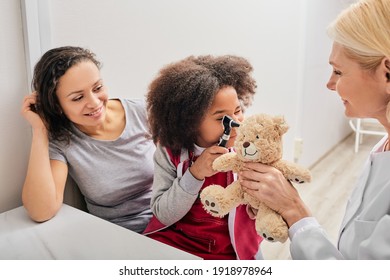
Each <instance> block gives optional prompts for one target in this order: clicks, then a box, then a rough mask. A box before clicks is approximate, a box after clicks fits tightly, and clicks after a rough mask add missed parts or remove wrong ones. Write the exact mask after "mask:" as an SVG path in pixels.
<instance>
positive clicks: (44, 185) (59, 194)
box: [21, 94, 68, 222]
mask: <svg viewBox="0 0 390 280" xmlns="http://www.w3.org/2000/svg"><path fill="white" fill-rule="evenodd" d="M35 102H36V96H35V94H31V95H29V96H26V97H25V99H24V102H23V105H22V111H21V113H22V115H23V117H24V118H25V119H26V120H27V121H28V122H29V123H30V124H31V126H32V143H31V150H30V158H29V162H28V167H27V175H26V178H25V182H24V185H23V190H22V200H23V205H24V207H25V208H26V209H27V212H28V213H29V215H30V217H31V218H32V219H33V220H35V221H37V222H43V221H46V220H49V219H50V218H52V217H53V216H54V215H55V214H56V213H57V211H58V210H59V208H60V207H61V205H62V202H63V194H64V189H65V183H66V178H67V174H68V167H67V165H66V164H65V163H63V162H60V161H57V160H52V161H51V160H50V158H49V139H48V132H47V130H46V128H45V126H44V124H43V122H42V120H41V119H40V117H39V116H38V114H36V113H35V112H34V111H33V110H32V109H31V107H32V105H34V104H35Z"/></svg>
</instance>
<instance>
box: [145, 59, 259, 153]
mask: <svg viewBox="0 0 390 280" xmlns="http://www.w3.org/2000/svg"><path fill="white" fill-rule="evenodd" d="M252 71H253V67H252V65H251V64H250V63H249V62H248V61H247V60H246V59H244V58H242V57H238V56H233V55H224V56H211V55H206V56H198V57H195V56H189V57H187V58H185V59H183V60H180V61H178V62H176V63H172V64H169V65H167V66H165V67H163V68H162V69H161V70H160V72H159V73H158V75H157V77H156V78H155V79H154V80H153V81H152V83H151V84H150V85H149V90H148V93H147V96H146V98H147V110H148V120H149V128H150V133H151V135H152V138H153V141H154V142H155V143H157V142H159V143H160V144H161V145H162V146H164V147H169V148H170V149H171V150H172V153H173V154H175V155H177V154H180V151H181V149H182V148H186V149H188V150H193V149H194V143H195V141H196V137H197V135H198V128H199V125H200V123H201V121H202V119H203V117H204V115H205V113H206V112H207V110H208V109H209V108H210V106H211V104H212V102H213V100H214V97H215V95H216V94H217V92H218V91H219V90H220V89H222V88H224V87H226V86H232V87H233V88H234V89H235V90H236V92H237V95H238V99H239V100H240V101H241V104H242V107H243V109H245V107H247V106H250V105H251V103H252V99H253V95H254V94H255V90H256V82H255V80H254V79H253V78H252V76H251V73H252Z"/></svg>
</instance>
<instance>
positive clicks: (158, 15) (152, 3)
mask: <svg viewBox="0 0 390 280" xmlns="http://www.w3.org/2000/svg"><path fill="white" fill-rule="evenodd" d="M349 2H351V1H348V0H344V1H340V0H314V1H313V0H297V1H288V0H273V1H266V0H240V1H238V0H213V1H210V0H186V1H182V0H165V1H160V0H148V1H129V0H119V1H118V0H117V1H108V0H84V1H82V2H81V3H80V1H78V0H68V1H60V0H53V1H51V2H50V5H51V7H50V11H51V15H50V19H51V34H50V37H51V43H52V46H61V45H67V44H70V45H82V46H84V47H90V48H91V49H93V50H94V51H95V52H96V53H97V54H98V55H99V57H100V58H101V60H102V61H103V63H104V65H105V66H104V68H103V74H104V77H105V80H106V83H107V84H108V85H109V86H110V89H111V96H121V97H142V98H143V97H144V94H145V92H146V90H147V86H148V84H149V82H150V81H151V80H152V79H153V77H154V75H155V74H156V72H157V71H158V70H159V69H160V68H161V67H162V66H163V65H164V64H167V63H170V62H172V61H175V60H178V59H181V58H183V57H185V56H188V55H191V54H195V55H198V54H236V55H241V56H244V57H246V58H248V59H249V60H250V61H251V63H252V64H253V66H254V68H255V77H256V80H257V81H258V84H259V88H258V93H257V96H256V99H255V103H254V106H253V107H252V108H251V109H250V110H249V111H248V114H253V113H258V112H267V113H270V114H281V115H284V116H285V117H286V120H287V121H288V123H289V124H290V130H289V132H288V133H287V134H286V135H285V138H284V141H285V154H284V155H285V158H286V159H289V160H293V159H294V143H295V142H294V139H295V138H302V139H303V141H304V148H303V154H302V157H301V158H300V160H299V162H301V163H302V164H304V165H306V166H310V165H312V164H313V163H315V162H316V161H317V160H318V158H319V157H321V156H322V155H323V154H325V153H326V152H327V151H329V149H330V148H331V147H333V146H334V145H335V144H336V143H337V142H339V141H340V139H342V138H344V137H345V136H346V135H347V134H348V133H350V129H349V127H348V126H347V123H346V119H345V117H344V114H343V108H342V105H341V102H339V99H338V98H337V96H336V95H335V94H329V93H328V92H329V91H328V90H327V89H326V87H325V84H326V81H327V78H328V76H329V74H330V71H331V68H330V67H329V66H328V55H329V52H330V47H331V42H330V40H329V39H328V38H327V36H326V32H325V30H326V26H327V25H328V24H329V22H330V21H331V20H332V19H333V18H334V17H335V16H336V15H337V14H338V13H339V11H340V10H341V9H342V8H343V7H345V6H346V5H347V4H349ZM75 7H77V8H75ZM318 144H320V145H318Z"/></svg>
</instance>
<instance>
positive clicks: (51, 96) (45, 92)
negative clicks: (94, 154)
mask: <svg viewBox="0 0 390 280" xmlns="http://www.w3.org/2000/svg"><path fill="white" fill-rule="evenodd" d="M82 61H91V62H93V63H94V64H95V65H96V66H97V67H98V68H99V69H100V66H101V64H100V62H99V61H97V60H96V58H95V54H94V53H92V52H91V51H90V50H88V49H83V48H80V47H72V46H65V47H60V48H54V49H51V50H49V51H47V52H46V53H45V54H43V56H42V57H41V59H40V60H39V61H38V62H37V64H36V65H35V68H34V75H33V79H32V89H33V91H36V92H37V103H36V105H35V110H36V112H37V113H38V114H39V116H40V117H41V119H42V120H43V122H44V123H45V126H46V128H47V130H48V133H49V137H50V139H51V140H58V141H67V142H69V139H70V135H71V134H72V132H71V131H72V129H71V128H72V126H71V121H70V120H69V119H68V118H67V117H66V116H65V114H63V113H62V108H61V105H60V103H59V101H58V98H57V94H56V90H57V85H58V82H59V79H60V78H61V77H62V76H63V75H64V74H65V73H66V71H67V70H68V69H69V68H71V67H72V66H74V65H76V64H78V63H80V62H82Z"/></svg>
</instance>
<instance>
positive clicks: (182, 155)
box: [145, 56, 261, 259]
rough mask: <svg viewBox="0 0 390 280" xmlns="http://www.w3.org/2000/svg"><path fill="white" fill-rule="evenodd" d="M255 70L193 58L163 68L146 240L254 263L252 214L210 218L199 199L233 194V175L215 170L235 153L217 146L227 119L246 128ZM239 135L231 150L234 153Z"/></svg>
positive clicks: (150, 101) (154, 106)
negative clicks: (223, 189)
mask: <svg viewBox="0 0 390 280" xmlns="http://www.w3.org/2000/svg"><path fill="white" fill-rule="evenodd" d="M252 70H253V69H252V66H251V65H250V64H249V62H248V61H247V60H245V59H243V58H241V57H236V56H220V57H213V56H200V57H194V56H191V57H188V58H186V59H184V60H181V61H179V62H177V63H173V64H170V65H168V66H166V67H165V68H163V69H162V70H161V71H160V73H159V75H158V77H157V78H156V79H155V80H154V81H153V82H152V83H151V85H150V87H149V92H148V94H147V108H148V118H149V124H150V129H151V133H152V137H153V140H154V141H155V142H156V143H157V144H158V145H157V150H156V153H155V155H154V162H155V174H154V183H153V193H152V199H151V208H152V211H153V214H154V216H153V217H152V220H151V222H150V223H149V225H148V227H147V229H146V230H145V234H146V235H148V236H150V237H151V238H153V239H156V240H159V241H161V242H163V243H166V244H169V245H171V246H173V247H176V248H179V249H182V250H184V251H187V252H189V253H192V254H194V255H197V256H200V257H202V258H204V259H254V258H256V257H258V255H256V254H257V253H258V251H259V244H260V241H261V238H260V237H259V236H258V235H257V234H256V231H255V228H254V224H253V220H250V219H249V217H248V214H247V211H246V207H245V206H239V207H237V208H236V209H235V210H234V211H232V212H231V213H230V214H229V215H226V216H225V217H224V218H215V217H212V216H211V215H209V214H208V213H206V211H205V210H204V209H203V207H202V204H201V202H200V199H199V193H200V191H201V190H202V189H203V188H204V187H206V186H208V185H211V184H219V185H222V186H227V185H228V184H230V183H231V182H232V181H233V180H234V178H233V174H232V173H231V172H218V173H217V172H215V171H214V170H213V169H212V163H213V161H214V159H216V158H217V157H218V156H220V155H222V154H224V153H227V152H228V149H226V148H224V147H219V146H217V143H218V141H219V139H220V136H221V135H222V134H223V126H222V122H221V121H222V118H223V116H224V115H228V116H230V117H231V118H233V119H234V120H235V121H237V122H240V121H242V120H243V108H244V107H246V106H248V105H250V103H251V100H252V97H253V94H254V93H255V89H256V83H255V81H254V79H253V78H252V77H251V76H250V74H251V72H252ZM235 136H236V131H235V129H233V130H232V132H231V137H230V140H229V141H228V142H227V148H229V147H231V146H233V142H234V140H235Z"/></svg>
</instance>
